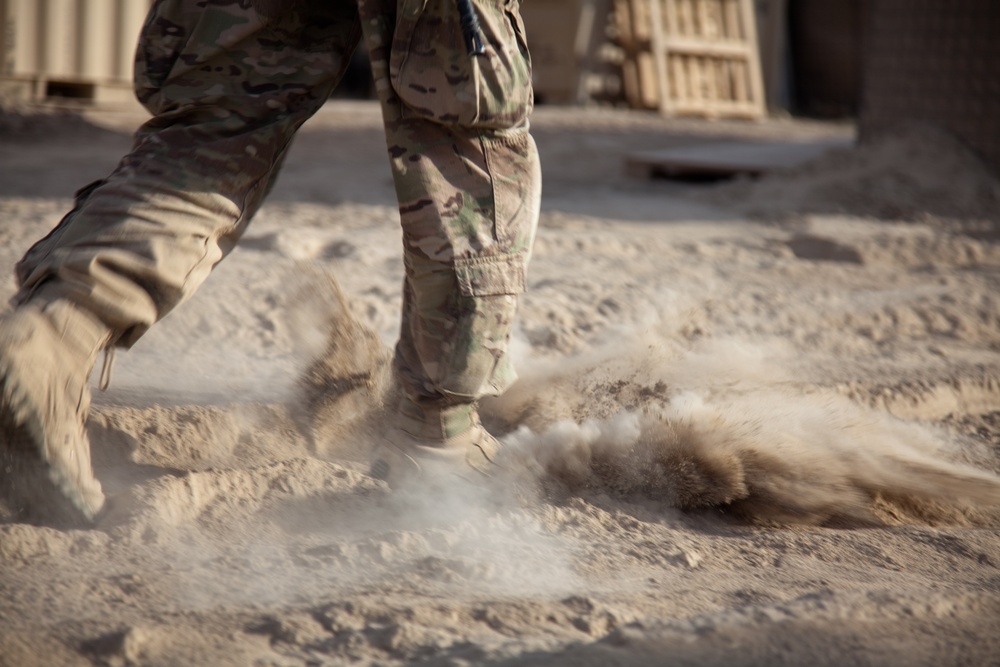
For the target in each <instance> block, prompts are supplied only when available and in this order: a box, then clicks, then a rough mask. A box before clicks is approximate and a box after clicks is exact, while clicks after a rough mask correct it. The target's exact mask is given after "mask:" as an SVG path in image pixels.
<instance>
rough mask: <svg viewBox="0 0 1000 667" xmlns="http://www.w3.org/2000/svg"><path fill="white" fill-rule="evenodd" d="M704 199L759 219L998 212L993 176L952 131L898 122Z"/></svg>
mask: <svg viewBox="0 0 1000 667" xmlns="http://www.w3.org/2000/svg"><path fill="white" fill-rule="evenodd" d="M705 198H706V199H707V200H711V201H715V202H719V203H724V204H726V205H730V206H734V207H736V208H738V209H739V210H742V211H746V212H748V213H750V214H752V215H754V216H759V217H762V218H765V219H783V218H787V217H789V216H795V215H801V214H803V213H835V214H848V215H854V216H859V217H866V218H879V219H882V220H907V221H915V220H925V219H927V218H928V216H936V217H941V218H957V219H972V220H975V219H988V220H992V221H994V222H995V221H996V219H997V217H998V215H1000V179H998V177H997V174H996V172H995V171H993V170H991V169H989V168H988V167H987V166H986V165H985V164H984V163H983V162H982V161H981V160H980V159H979V158H977V157H976V156H975V155H974V154H973V153H972V151H970V150H969V149H968V148H966V147H965V146H963V145H962V144H961V143H959V142H958V141H957V140H956V139H954V138H953V137H952V136H950V135H948V134H946V133H945V132H943V131H940V130H937V129H935V128H934V127H932V126H929V125H924V124H916V123H914V124H904V125H899V126H896V127H892V128H889V129H886V130H884V131H882V132H881V133H879V134H876V135H874V136H871V137H866V138H865V140H864V141H862V143H861V144H860V145H858V146H857V147H856V148H851V149H840V150H836V151H832V152H830V153H829V154H827V155H825V156H823V157H821V158H818V159H817V160H815V161H813V162H810V163H809V164H807V165H805V166H803V167H801V168H797V169H795V170H794V171H792V172H782V173H774V174H770V175H768V176H765V177H764V178H761V179H760V180H758V181H755V182H749V181H747V182H740V183H734V184H727V185H722V186H719V187H717V188H714V189H713V190H712V192H711V194H708V195H706V197H705Z"/></svg>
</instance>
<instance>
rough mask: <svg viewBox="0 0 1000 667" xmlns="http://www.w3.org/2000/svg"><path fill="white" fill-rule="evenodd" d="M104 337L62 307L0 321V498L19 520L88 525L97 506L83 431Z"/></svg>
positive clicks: (96, 324) (46, 304) (35, 307)
mask: <svg viewBox="0 0 1000 667" xmlns="http://www.w3.org/2000/svg"><path fill="white" fill-rule="evenodd" d="M109 339H110V331H109V329H108V328H107V327H105V326H104V325H103V324H102V323H101V322H100V321H99V320H98V319H97V318H96V317H94V316H93V315H91V314H90V313H88V312H86V311H85V310H83V309H81V308H79V307H77V306H76V305H74V304H72V303H71V302H69V301H67V300H65V299H58V298H49V297H46V296H44V295H36V297H34V298H32V299H31V300H30V301H28V302H27V303H25V304H24V305H21V306H19V307H18V308H17V309H16V310H14V311H12V312H9V313H5V314H3V315H0V497H2V499H3V500H4V501H5V502H6V503H7V504H8V506H9V508H10V509H11V510H12V511H13V512H14V513H15V514H16V515H17V516H18V517H19V518H20V519H23V520H27V521H31V522H35V523H45V524H48V525H54V526H60V527H64V526H80V525H86V524H88V523H91V522H92V521H93V520H94V519H95V517H96V516H97V515H98V513H99V512H100V511H101V508H102V507H103V505H104V494H103V493H102V492H101V484H100V482H98V481H97V480H96V479H95V478H94V472H93V469H92V467H91V463H90V443H89V441H88V439H87V433H86V430H85V428H84V424H85V422H86V419H87V412H88V411H89V409H90V390H89V388H88V385H87V383H88V380H89V377H90V372H91V370H92V369H93V367H94V363H95V362H96V360H97V354H98V351H99V350H100V349H101V348H102V347H104V346H105V345H107V344H108V341H109Z"/></svg>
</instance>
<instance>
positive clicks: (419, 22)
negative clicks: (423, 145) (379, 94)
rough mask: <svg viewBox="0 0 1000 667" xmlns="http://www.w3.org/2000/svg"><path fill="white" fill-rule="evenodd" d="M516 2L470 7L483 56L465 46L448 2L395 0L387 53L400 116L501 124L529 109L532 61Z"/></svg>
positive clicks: (513, 122)
mask: <svg viewBox="0 0 1000 667" xmlns="http://www.w3.org/2000/svg"><path fill="white" fill-rule="evenodd" d="M517 5H518V0H483V1H482V2H478V3H477V4H476V9H477V12H478V15H479V23H480V25H481V26H482V30H483V38H484V42H485V44H486V53H485V54H483V55H478V56H474V55H470V54H469V53H468V52H467V50H466V47H465V40H464V39H463V36H462V28H461V23H460V21H459V15H458V9H457V7H456V4H455V0H399V2H398V13H397V18H396V28H395V33H394V35H393V40H392V52H391V54H390V57H389V77H390V80H391V82H392V87H393V89H394V90H395V91H396V94H397V95H398V96H399V98H400V100H401V101H402V102H403V104H404V106H405V109H404V112H403V113H404V117H405V116H411V117H412V116H417V117H420V118H425V119H427V120H431V121H434V122H436V123H441V124H444V125H459V126H462V127H475V128H483V129H508V128H512V127H517V126H519V125H522V124H523V123H524V121H525V120H526V119H527V117H528V114H530V113H531V107H532V94H531V61H530V57H529V55H528V48H527V43H526V41H525V38H524V27H523V24H522V22H521V20H520V16H519V14H518V8H517Z"/></svg>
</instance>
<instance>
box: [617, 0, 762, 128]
mask: <svg viewBox="0 0 1000 667" xmlns="http://www.w3.org/2000/svg"><path fill="white" fill-rule="evenodd" d="M615 2H616V4H615V12H616V17H617V25H618V29H619V41H620V43H621V45H622V48H623V49H624V51H625V59H626V62H625V64H624V65H623V79H624V86H625V94H626V99H627V100H628V102H629V104H630V105H632V106H634V107H638V108H654V109H659V110H660V111H661V112H663V113H664V114H666V115H670V116H692V115H693V116H704V117H708V118H722V117H725V118H761V117H762V116H763V115H764V112H765V103H764V86H763V81H762V78H761V69H760V55H759V52H758V44H757V30H756V24H755V21H756V19H755V16H754V13H753V3H752V0H615Z"/></svg>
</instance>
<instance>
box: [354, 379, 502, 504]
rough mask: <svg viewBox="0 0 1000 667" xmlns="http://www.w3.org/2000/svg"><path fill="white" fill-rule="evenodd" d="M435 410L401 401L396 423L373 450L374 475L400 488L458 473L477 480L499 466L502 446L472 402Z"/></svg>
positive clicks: (440, 481) (436, 483)
mask: <svg viewBox="0 0 1000 667" xmlns="http://www.w3.org/2000/svg"><path fill="white" fill-rule="evenodd" d="M418 412H420V414H417V413H418ZM432 412H433V414H428V413H427V412H422V411H419V410H417V409H416V408H415V406H414V404H413V403H410V402H409V401H407V400H406V399H404V400H403V402H402V406H401V408H400V411H399V414H398V415H397V419H396V423H395V424H394V426H393V427H392V428H391V429H390V430H389V431H388V433H386V435H385V437H384V440H383V441H382V442H381V443H380V444H379V446H378V447H376V449H375V451H374V452H373V455H372V466H371V475H372V477H375V478H376V479H380V480H382V481H384V482H386V483H387V484H389V486H390V487H392V488H394V489H398V488H403V487H408V486H414V487H419V486H423V485H430V486H439V485H442V484H444V485H447V483H448V481H449V480H455V479H456V478H462V479H464V480H466V481H469V482H472V483H475V482H476V478H477V477H480V476H487V477H489V476H492V475H493V474H494V473H495V472H496V471H497V457H498V455H499V454H500V448H501V445H500V443H499V442H498V441H497V439H496V438H494V437H493V436H492V435H490V433H489V432H488V431H487V430H486V429H485V428H483V426H482V424H480V423H479V416H478V415H477V414H476V411H475V407H474V406H459V407H454V408H447V409H445V410H442V411H432ZM459 429H461V430H459Z"/></svg>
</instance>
